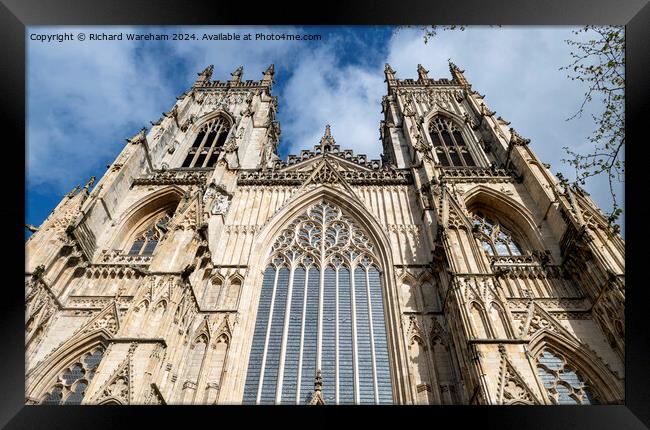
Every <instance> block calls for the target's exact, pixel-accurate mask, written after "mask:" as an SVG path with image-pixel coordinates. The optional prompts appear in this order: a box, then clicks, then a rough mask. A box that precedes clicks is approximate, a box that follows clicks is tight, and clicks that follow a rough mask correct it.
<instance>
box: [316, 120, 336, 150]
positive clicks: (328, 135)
mask: <svg viewBox="0 0 650 430" xmlns="http://www.w3.org/2000/svg"><path fill="white" fill-rule="evenodd" d="M334 145H336V141H335V140H334V138H333V137H332V130H331V129H330V125H329V124H327V125H325V134H323V137H321V139H320V147H321V150H322V151H323V152H329V151H331V150H333V149H334Z"/></svg>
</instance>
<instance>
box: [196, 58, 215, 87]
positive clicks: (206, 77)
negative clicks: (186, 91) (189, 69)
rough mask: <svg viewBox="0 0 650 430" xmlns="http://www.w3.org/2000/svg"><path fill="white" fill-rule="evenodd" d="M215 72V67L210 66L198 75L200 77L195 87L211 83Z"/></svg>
mask: <svg viewBox="0 0 650 430" xmlns="http://www.w3.org/2000/svg"><path fill="white" fill-rule="evenodd" d="M213 70H214V65H212V64H210V65H209V66H208V67H206V68H205V69H203V71H202V72H201V73H198V75H199V77H198V78H197V80H196V82H195V83H194V86H195V87H196V86H200V85H202V84H204V83H206V82H209V81H210V79H212V71H213Z"/></svg>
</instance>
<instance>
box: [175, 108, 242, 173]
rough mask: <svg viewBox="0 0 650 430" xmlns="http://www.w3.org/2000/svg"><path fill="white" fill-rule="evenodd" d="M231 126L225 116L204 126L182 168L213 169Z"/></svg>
mask: <svg viewBox="0 0 650 430" xmlns="http://www.w3.org/2000/svg"><path fill="white" fill-rule="evenodd" d="M230 128H231V125H230V121H228V120H227V119H226V118H224V117H223V116H218V117H216V118H214V119H212V120H210V121H208V122H207V123H206V124H204V125H203V126H202V127H201V129H200V130H199V132H198V133H197V135H196V137H195V138H194V143H193V144H192V147H191V148H190V150H189V151H188V153H187V156H186V157H185V161H183V165H182V167H213V166H214V165H215V164H216V163H217V159H218V158H219V154H220V153H221V150H222V149H223V145H224V143H226V137H227V136H228V132H229V131H230Z"/></svg>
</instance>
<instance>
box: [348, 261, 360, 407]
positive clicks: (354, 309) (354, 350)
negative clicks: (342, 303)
mask: <svg viewBox="0 0 650 430" xmlns="http://www.w3.org/2000/svg"><path fill="white" fill-rule="evenodd" d="M354 270H355V268H354V267H353V266H352V265H350V305H351V308H352V318H351V319H352V366H353V370H354V375H353V376H354V378H353V380H354V403H355V404H357V405H358V404H359V403H361V401H360V394H359V353H358V351H357V306H356V303H355V291H354V289H355V286H354Z"/></svg>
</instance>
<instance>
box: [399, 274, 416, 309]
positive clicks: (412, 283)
mask: <svg viewBox="0 0 650 430" xmlns="http://www.w3.org/2000/svg"><path fill="white" fill-rule="evenodd" d="M418 289H419V288H418V281H417V280H416V279H415V277H414V276H413V275H411V274H410V273H408V272H404V273H403V274H402V275H401V276H400V277H399V295H400V302H401V305H402V306H403V308H402V309H403V311H405V312H417V311H418V310H420V300H419V297H418Z"/></svg>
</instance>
